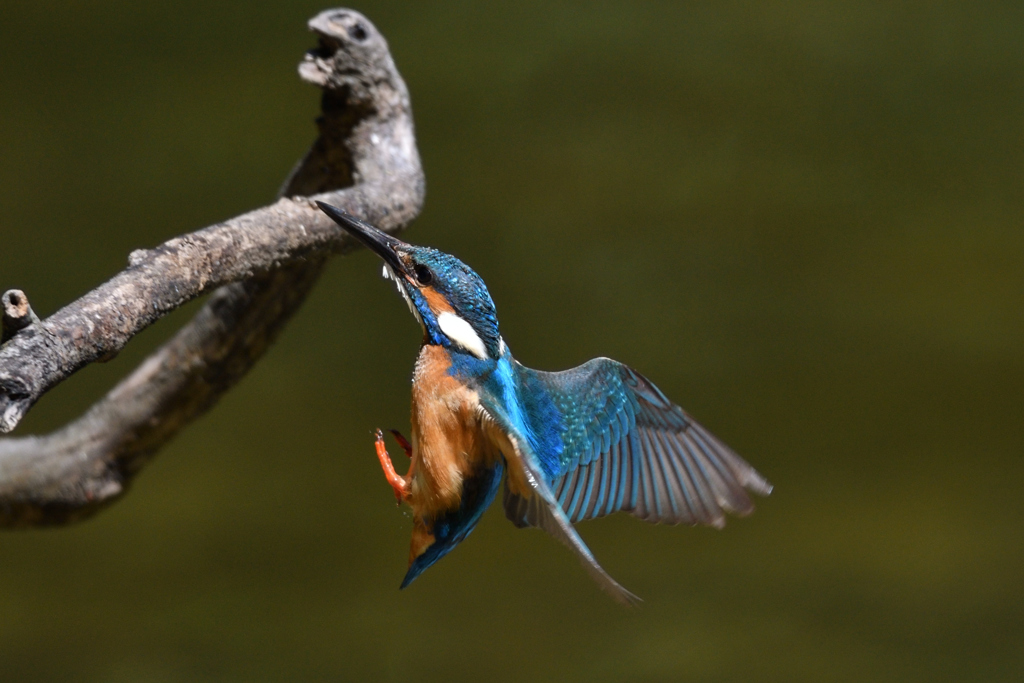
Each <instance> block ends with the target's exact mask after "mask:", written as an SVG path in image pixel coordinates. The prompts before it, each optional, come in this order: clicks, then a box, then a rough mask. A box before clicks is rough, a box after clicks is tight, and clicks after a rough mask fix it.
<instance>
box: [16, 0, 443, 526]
mask: <svg viewBox="0 0 1024 683" xmlns="http://www.w3.org/2000/svg"><path fill="white" fill-rule="evenodd" d="M309 27H310V29H311V30H312V31H314V32H315V33H316V34H317V36H318V38H319V45H318V46H317V47H316V48H315V49H313V50H310V51H309V52H308V53H307V54H306V56H305V58H304V59H303V61H302V63H301V64H300V66H299V73H300V75H301V77H302V78H303V79H304V80H306V81H308V82H310V83H313V84H315V85H318V86H319V87H321V88H322V89H323V96H322V99H321V109H322V115H321V117H320V118H319V119H318V126H319V137H318V138H317V140H316V141H315V142H314V143H313V145H312V147H311V148H310V150H309V151H308V152H307V153H306V155H305V157H304V158H303V159H302V160H301V161H300V162H299V163H298V164H297V165H296V167H295V168H294V169H293V170H292V172H291V173H290V174H289V176H288V178H287V179H286V181H285V183H284V185H283V187H282V189H281V198H280V199H278V200H277V202H275V203H274V204H271V205H269V206H266V207H263V208H261V209H257V210H255V211H252V212H250V213H247V214H243V215H241V216H238V217H236V218H233V219H231V220H228V221H225V222H223V223H218V224H216V225H213V226H210V227H208V228H205V229H203V230H199V231H197V232H194V233H190V234H188V235H183V236H181V237H177V238H174V239H172V240H169V241H168V242H165V243H164V244H162V245H160V246H158V247H156V248H155V249H151V250H139V251H135V252H132V254H131V256H130V259H129V267H128V268H127V269H126V270H124V271H122V272H121V273H120V274H118V275H117V276H115V277H114V278H112V279H111V280H109V281H108V282H106V283H104V284H103V285H101V286H100V287H98V288H96V289H95V290H93V291H91V292H89V293H88V294H86V295H85V296H83V297H82V298H81V299H78V300H77V301H75V302H73V303H71V304H69V305H68V306H65V307H64V308H62V309H60V310H59V311H57V312H56V313H54V314H53V315H51V316H50V317H48V318H46V319H44V320H42V321H38V320H36V321H35V322H34V324H30V325H28V326H26V327H24V328H19V330H18V331H17V332H16V333H12V336H11V337H10V339H9V341H8V340H7V337H6V330H7V327H6V324H5V327H4V330H5V333H4V334H5V341H6V343H5V344H4V345H3V346H2V347H0V431H4V432H7V431H10V430H11V429H13V428H14V427H15V426H16V425H17V423H18V422H19V421H20V420H21V418H22V417H23V416H24V415H25V413H26V412H27V411H28V409H29V408H30V407H31V406H32V405H33V404H34V403H35V401H36V400H38V399H39V397H40V396H42V395H43V394H44V393H45V392H46V391H47V390H48V389H50V388H51V387H53V386H55V385H56V384H58V383H59V382H61V381H63V380H64V379H66V378H67V377H68V376H70V375H71V374H72V373H74V372H75V371H76V370H78V369H80V368H82V367H84V366H85V365H87V364H89V363H91V362H95V361H98V360H103V359H105V358H108V357H110V356H111V355H113V354H115V353H117V351H119V350H120V349H121V348H123V347H124V345H125V344H127V343H128V341H129V340H130V339H131V338H132V337H133V336H134V335H135V334H137V333H138V332H140V331H141V330H143V329H144V328H145V327H147V326H148V325H150V324H152V323H153V322H155V321H156V320H158V319H159V318H160V317H162V316H163V315H166V314H167V313H168V312H170V311H172V310H174V309H176V308H177V307H179V306H181V305H182V304H184V303H186V302H188V301H190V300H192V299H194V298H196V297H198V296H201V295H203V294H205V293H207V292H211V291H212V292H213V293H212V294H211V295H210V299H209V301H208V302H207V303H206V304H205V306H203V308H202V309H201V310H200V311H199V313H197V314H196V316H195V317H194V318H193V319H192V321H190V322H189V323H188V324H186V325H185V326H184V327H183V328H182V329H181V330H179V331H178V333H177V334H176V335H175V336H174V337H173V338H172V339H171V340H170V341H168V342H167V343H166V344H164V345H163V346H162V347H161V348H160V349H158V350H157V351H155V352H154V353H153V354H152V355H151V356H150V357H149V358H147V359H146V360H145V361H144V362H143V363H142V364H141V365H140V366H139V367H138V368H137V369H136V370H134V371H133V372H132V373H131V374H130V375H128V377H126V378H125V379H124V380H122V381H121V383H120V384H118V385H117V386H116V387H115V388H114V389H112V390H111V391H110V392H109V393H108V394H107V395H106V396H105V397H104V398H102V399H101V400H99V401H98V402H97V403H96V404H95V405H93V407H92V408H90V409H89V410H88V411H87V412H86V414H85V415H83V416H82V417H80V418H79V419H77V420H75V421H73V422H71V423H69V424H68V425H66V426H64V427H63V428H61V429H59V430H57V431H56V432H54V433H52V434H48V435H46V436H41V437H22V438H5V439H0V527H24V526H33V525H42V524H59V523H64V522H67V521H71V520H74V519H79V518H81V517H84V516H87V515H89V514H91V513H93V512H95V511H96V510H97V509H99V508H100V507H102V506H103V505H105V504H107V503H109V502H110V501H111V500H114V499H116V497H117V496H118V495H119V494H121V493H122V492H123V491H124V488H125V486H126V485H127V484H128V483H129V482H130V480H131V478H132V477H133V476H134V474H135V473H136V472H138V471H139V469H141V468H142V467H143V466H144V465H145V464H146V462H148V460H149V458H150V457H151V456H152V455H153V454H154V453H155V452H156V451H157V449H159V447H160V446H162V445H163V444H164V443H166V442H167V441H169V440H170V439H171V438H173V436H174V435H175V434H176V433H177V432H178V430H180V429H181V428H182V427H184V426H185V425H186V424H188V423H189V422H190V421H192V420H193V419H195V418H196V417H198V416H199V415H201V414H202V413H204V412H205V411H206V410H208V409H209V408H210V407H211V406H212V405H213V404H214V403H216V401H217V399H218V398H219V397H220V396H221V395H222V394H223V393H224V392H225V391H227V390H228V389H230V388H231V387H232V386H233V385H234V384H235V383H236V382H237V381H238V380H239V379H240V378H241V377H242V376H243V375H244V374H245V373H246V372H247V371H248V370H249V369H250V368H251V367H252V366H253V365H254V364H255V363H256V362H257V361H258V360H259V358H260V357H261V356H262V354H263V352H264V351H265V350H266V348H267V347H268V345H269V344H270V343H271V342H272V341H273V340H274V338H275V336H276V334H277V333H278V332H279V331H280V330H281V328H282V327H283V326H284V324H285V323H286V322H287V321H288V319H289V318H290V317H291V315H292V314H293V313H294V312H295V311H296V310H297V309H298V307H299V306H300V305H301V304H302V302H303V300H304V299H305V297H306V295H307V294H308V292H309V291H310V289H311V288H312V287H313V285H314V284H315V282H316V280H317V277H318V275H319V273H320V271H321V269H322V266H323V264H324V262H325V260H326V259H327V258H328V257H329V256H330V255H332V254H335V253H340V252H344V251H347V250H349V249H351V248H354V247H356V246H357V245H356V244H355V243H354V241H353V240H351V239H350V237H349V236H348V234H347V233H345V232H344V231H343V230H342V229H340V228H339V227H338V226H337V225H336V224H334V223H333V221H331V220H330V219H328V218H327V217H326V216H325V215H324V214H322V213H321V212H320V211H319V209H317V208H316V206H315V204H313V200H314V199H319V200H321V201H326V202H330V203H332V204H336V205H338V206H341V207H343V208H344V209H345V210H346V211H348V212H350V213H352V214H354V215H358V216H361V217H363V218H364V219H366V220H368V221H371V222H374V223H376V224H377V225H379V226H380V227H381V229H383V230H386V231H389V232H395V231H397V230H399V229H401V228H403V227H404V226H405V225H407V224H408V223H409V222H410V221H411V220H412V219H413V218H415V216H416V215H417V214H418V213H419V210H420V207H421V206H422V203H423V196H424V187H425V185H424V178H423V172H422V170H421V167H420V161H419V154H418V152H417V150H416V142H415V136H414V132H413V121H412V113H411V108H410V103H409V95H408V92H407V90H406V87H405V83H404V82H403V81H402V78H401V76H400V75H399V73H398V71H397V69H396V68H395V65H394V62H393V61H392V59H391V55H390V52H389V51H388V47H387V42H386V41H385V40H384V38H383V36H381V35H380V33H379V32H378V31H377V30H376V28H375V27H374V26H373V24H371V23H370V22H369V21H368V20H367V19H366V18H365V17H363V16H362V15H361V14H359V13H358V12H355V11H352V10H346V9H336V10H328V11H325V12H322V13H321V14H319V15H317V16H316V17H314V18H313V19H312V20H311V21H310V22H309ZM5 296H6V295H5ZM26 304H27V300H26Z"/></svg>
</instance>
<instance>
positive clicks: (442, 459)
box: [409, 346, 493, 517]
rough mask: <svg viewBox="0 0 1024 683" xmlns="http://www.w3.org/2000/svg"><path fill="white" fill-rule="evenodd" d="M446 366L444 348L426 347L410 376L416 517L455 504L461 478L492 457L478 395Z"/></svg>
mask: <svg viewBox="0 0 1024 683" xmlns="http://www.w3.org/2000/svg"><path fill="white" fill-rule="evenodd" d="M449 367H450V361H449V360H448V357H447V354H446V352H445V351H444V349H442V348H440V347H437V346H424V347H423V348H422V350H421V351H420V355H419V358H418V359H417V361H416V370H415V373H414V375H413V382H412V467H411V468H410V474H411V476H412V486H411V492H410V493H411V495H410V498H409V504H410V505H411V506H412V508H413V512H414V513H415V514H416V515H418V516H419V517H432V516H433V515H434V514H436V513H438V512H441V511H443V510H448V509H450V508H452V507H455V506H457V505H458V504H459V500H460V498H461V496H462V482H463V479H464V478H465V477H466V476H468V475H469V474H470V473H471V472H472V471H473V470H475V469H476V467H478V466H479V465H480V464H481V463H484V462H489V461H490V460H492V458H493V456H491V455H490V453H491V452H492V451H493V448H491V447H490V444H489V440H488V439H486V437H485V436H484V434H483V432H482V430H481V422H480V409H479V406H480V402H479V399H478V397H477V395H476V392H474V391H472V390H470V389H467V388H466V387H465V386H463V385H462V384H461V383H460V382H458V381H457V380H456V379H454V378H453V377H451V376H450V375H449V374H448V370H449Z"/></svg>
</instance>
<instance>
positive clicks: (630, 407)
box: [504, 358, 772, 527]
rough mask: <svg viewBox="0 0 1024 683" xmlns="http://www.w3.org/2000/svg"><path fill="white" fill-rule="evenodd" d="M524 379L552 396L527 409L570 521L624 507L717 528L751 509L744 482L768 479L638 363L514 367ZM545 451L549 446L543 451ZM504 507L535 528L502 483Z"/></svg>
mask: <svg viewBox="0 0 1024 683" xmlns="http://www.w3.org/2000/svg"><path fill="white" fill-rule="evenodd" d="M516 372H517V375H518V378H517V379H518V380H519V385H520V386H521V387H524V388H530V389H533V391H529V392H527V393H530V394H533V395H538V393H537V392H536V390H537V389H542V392H540V395H544V396H546V397H547V398H548V399H549V401H548V400H546V401H545V402H544V403H545V404H546V405H544V406H537V407H536V408H535V409H534V410H533V411H531V415H530V417H531V418H532V419H531V421H532V422H533V423H534V432H535V433H546V434H545V436H547V437H548V438H543V439H538V441H539V442H541V443H538V446H540V448H539V449H538V450H539V451H540V452H538V454H537V455H538V460H539V461H540V463H541V465H542V467H543V469H544V470H545V473H546V474H547V475H548V477H549V480H548V482H547V483H548V485H549V486H550V488H551V491H552V493H553V494H554V496H555V498H556V499H557V501H558V503H559V505H560V506H561V507H562V509H563V510H564V511H565V514H566V516H567V517H568V518H569V520H570V521H572V522H578V521H581V520H584V519H591V518H594V517H601V516H603V515H607V514H610V513H612V512H616V511H619V510H622V511H627V512H630V513H632V514H633V515H635V516H636V517H639V518H640V519H643V520H646V521H649V522H662V523H668V524H691V525H695V524H706V525H710V526H715V527H721V526H723V525H724V524H725V514H724V513H725V512H732V513H735V514H738V515H746V514H748V513H750V512H751V511H752V510H753V509H754V505H753V503H752V502H751V500H750V496H749V495H747V491H746V490H745V489H750V490H751V491H753V492H755V493H758V494H760V495H767V494H769V493H770V492H771V490H772V486H771V484H769V483H768V481H767V480H765V478H764V477H763V476H761V475H760V474H759V473H758V472H757V471H756V470H755V469H754V468H753V467H751V466H750V465H749V464H748V463H747V462H746V461H745V460H743V459H742V458H741V457H740V456H738V455H737V454H736V453H734V452H733V451H732V450H731V449H730V448H729V447H728V446H726V445H725V444H724V443H722V442H721V441H719V440H718V439H717V438H716V437H715V436H714V435H712V434H711V433H710V432H709V431H708V430H706V429H705V428H704V427H702V426H701V425H700V424H698V423H697V422H696V421H695V420H694V419H693V418H691V417H690V416H689V415H687V414H686V413H685V412H684V411H683V409H682V408H680V407H679V406H677V405H675V404H674V403H672V402H671V401H670V400H669V399H668V398H667V397H666V396H665V394H663V393H662V392H661V391H660V390H659V389H658V388H657V387H656V386H654V384H653V383H651V382H650V380H648V379H647V378H645V377H644V376H643V375H641V374H640V373H639V372H636V371H635V370H633V369H632V368H630V367H628V366H626V365H623V364H622V363H619V362H617V361H614V360H611V359H609V358H595V359H594V360H591V361H589V362H587V363H584V364H583V365H581V366H579V367H577V368H573V369H571V370H566V371H563V372H541V371H538V370H531V369H530V368H526V367H524V366H522V365H519V364H516ZM545 451H546V452H545ZM504 503H505V514H506V516H507V517H508V518H509V519H510V520H511V521H512V522H513V523H514V524H516V525H517V526H520V527H524V526H538V522H539V521H540V520H539V519H538V518H537V514H536V508H535V506H533V505H530V504H529V501H527V500H524V499H522V498H521V497H520V496H518V495H516V494H514V493H511V492H510V491H509V490H508V488H507V487H506V488H505V493H504Z"/></svg>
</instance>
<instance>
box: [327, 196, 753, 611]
mask: <svg viewBox="0 0 1024 683" xmlns="http://www.w3.org/2000/svg"><path fill="white" fill-rule="evenodd" d="M317 205H318V206H319V207H320V208H321V209H322V210H323V211H324V213H326V214H327V215H328V216H330V217H331V218H332V219H333V220H334V221H335V222H337V223H338V224H339V225H340V226H341V227H342V228H344V229H345V230H346V231H347V232H349V233H350V234H351V235H352V236H353V237H354V238H355V239H357V240H358V241H359V242H361V243H362V244H363V245H365V246H366V247H367V248H369V249H370V250H371V251H373V252H374V253H376V254H377V255H378V256H379V257H380V258H381V259H382V260H383V261H384V269H383V275H384V277H385V278H387V279H390V280H392V281H393V282H394V283H395V285H396V286H397V287H398V292H399V294H401V296H402V298H403V299H404V300H405V302H406V303H407V304H408V306H409V310H410V311H411V312H412V314H413V316H414V317H415V318H416V320H417V321H418V322H419V324H420V327H421V328H422V332H423V343H422V346H421V347H420V352H419V357H418V358H417V359H416V365H415V370H414V372H413V381H412V419H411V423H412V425H411V426H412V439H411V441H410V440H407V439H405V438H404V437H403V436H402V435H401V434H400V433H399V432H397V431H395V430H392V433H393V434H394V436H395V438H396V440H397V442H398V444H399V445H400V446H401V448H402V449H403V450H404V451H405V453H406V455H407V456H408V457H409V459H410V465H409V470H408V472H407V473H406V474H405V475H404V476H403V475H400V474H398V473H397V472H396V470H395V466H394V464H393V463H392V461H391V457H390V455H389V454H388V452H387V448H386V445H385V442H384V436H383V433H382V432H381V430H379V429H378V430H377V431H376V433H375V437H376V441H375V448H376V453H377V457H378V459H379V460H380V465H381V468H382V469H383V470H384V476H385V478H386V479H387V481H388V483H389V484H390V485H391V487H392V489H393V490H394V493H395V498H396V499H397V501H398V503H399V504H400V505H401V504H402V503H407V504H408V505H409V506H410V508H411V509H412V514H413V530H412V543H411V546H410V549H409V568H408V571H407V573H406V575H405V579H404V580H403V581H402V585H401V587H402V588H405V587H406V586H408V585H409V584H410V583H411V582H412V581H413V580H414V579H415V578H416V577H417V576H419V575H420V574H421V573H423V571H424V570H425V569H427V567H430V566H431V565H432V564H434V563H435V562H437V561H438V560H439V559H441V558H442V557H444V556H445V555H446V554H448V553H449V552H451V550H452V549H454V548H455V546H457V545H458V544H459V543H461V542H462V541H463V540H464V539H465V538H466V537H467V536H468V535H469V534H470V532H472V531H473V528H474V527H475V526H476V524H477V522H479V521H480V517H481V516H482V515H483V513H484V511H485V510H486V509H487V507H488V506H489V505H490V504H491V502H492V501H493V500H494V498H495V496H496V495H497V492H498V489H499V488H501V489H502V498H503V503H504V509H505V515H506V517H508V519H509V520H510V521H511V522H512V523H513V524H514V525H515V526H517V527H519V528H524V527H539V528H541V529H543V530H544V531H546V532H548V533H549V534H551V535H552V536H554V537H555V538H557V539H558V540H559V541H561V542H562V543H563V544H564V545H566V546H567V547H568V548H569V549H570V550H571V551H572V552H573V553H575V554H576V556H577V557H578V558H579V559H580V561H581V562H582V564H583V566H584V568H585V569H586V570H587V572H588V573H589V574H590V576H591V577H593V578H594V580H595V581H596V582H597V583H598V585H599V586H601V588H603V589H604V590H605V591H607V592H608V593H609V594H610V595H611V596H612V597H613V598H615V599H616V600H618V601H619V602H622V603H625V604H634V603H636V602H638V601H639V600H640V599H639V598H638V597H637V596H636V595H634V594H633V593H631V592H630V591H628V590H626V589H625V588H624V587H623V586H621V585H620V584H619V583H618V582H617V581H615V579H613V578H612V577H611V576H610V575H609V574H608V573H607V572H606V571H605V570H604V569H603V568H602V567H601V565H600V564H598V562H597V560H596V559H595V558H594V555H593V553H592V552H591V551H590V549H589V548H587V546H586V544H585V543H584V542H583V539H582V538H580V536H579V534H578V533H577V532H576V529H575V528H574V527H573V524H574V523H576V522H579V521H582V520H585V519H592V518H595V517H602V516H604V515H607V514H610V513H612V512H617V511H624V512H629V513H632V514H633V515H634V516H636V517H639V518H640V519H643V520H646V521H648V522H655V523H659V522H660V523H668V524H689V525H697V524H704V525H709V526H713V527H719V528H720V527H722V526H724V524H725V515H724V513H725V512H732V513H735V514H738V515H746V514H749V513H750V512H751V511H753V509H754V506H753V503H752V502H751V499H750V496H749V495H748V493H747V490H748V489H749V490H750V491H752V492H754V493H757V494H759V495H768V494H769V493H771V490H772V485H771V484H770V483H768V481H767V480H766V479H765V478H764V477H763V476H761V475H760V474H759V473H758V472H757V471H756V470H755V469H754V468H753V467H751V466H750V465H749V464H747V462H746V461H745V460H743V459H742V458H741V457H740V456H738V455H737V454H736V453H734V452H733V451H732V450H731V449H730V448H729V447H728V446H726V445H725V444H724V443H722V442H721V441H720V440H719V439H718V438H717V437H715V436H714V435H713V434H711V432H709V431H708V430H707V429H705V428H704V427H702V426H701V425H700V424H698V423H697V422H696V421H694V419H693V418H691V417H690V416H689V415H688V414H687V413H686V412H684V411H683V409H682V408H680V407H679V406H677V405H675V404H674V403H672V401H671V400H669V399H668V398H667V397H666V396H665V394H663V393H662V392H661V391H660V390H659V389H658V388H657V387H656V386H655V385H654V384H653V383H652V382H651V381H650V380H648V379H647V378H646V377H644V376H643V375H641V374H640V373H639V372H637V371H636V370H633V369H632V368H630V367H628V366H626V365H624V364H622V363H619V362H616V361H614V360H611V359H610V358H595V359H593V360H591V361H588V362H586V363H584V364H583V365H581V366H579V367H577V368H573V369H571V370H565V371H562V372H543V371H540V370H532V369H530V368H528V367H525V366H523V365H521V364H520V363H518V362H517V361H516V360H515V358H513V357H512V353H511V351H509V348H508V346H507V345H506V344H505V341H504V340H503V339H502V337H501V334H500V333H499V331H498V318H497V314H496V312H495V308H494V302H493V301H492V300H491V295H490V293H489V292H488V291H487V286H486V285H485V284H484V281H483V280H482V279H481V278H480V276H479V275H477V274H476V273H475V272H473V270H472V269H470V268H469V266H467V265H466V264H464V263H463V262H462V261H460V260H459V259H457V258H455V257H454V256H452V255H450V254H446V253H444V252H442V251H439V250H437V249H433V248H431V247H419V246H415V245H412V244H408V243H406V242H403V241H402V240H399V239H397V238H395V237H392V236H391V235H388V234H387V233H385V232H383V231H381V230H378V229H377V228H375V227H374V226H372V225H369V224H368V223H365V222H364V221H362V220H360V219H358V218H356V217H354V216H351V215H349V214H348V213H346V212H345V211H343V210H341V209H339V208H337V207H334V206H330V205H329V204H325V203H323V202H317Z"/></svg>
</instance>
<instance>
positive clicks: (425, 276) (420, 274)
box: [415, 265, 434, 287]
mask: <svg viewBox="0 0 1024 683" xmlns="http://www.w3.org/2000/svg"><path fill="white" fill-rule="evenodd" d="M415 272H416V281H417V282H419V283H420V285H422V286H423V287H426V286H427V285H429V284H430V283H431V282H433V281H434V274H433V273H431V272H430V268H427V267H426V266H421V265H417V266H416V268H415Z"/></svg>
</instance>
